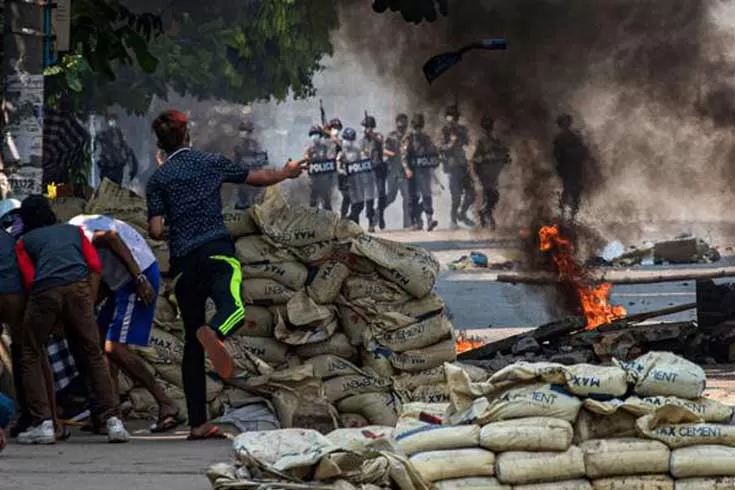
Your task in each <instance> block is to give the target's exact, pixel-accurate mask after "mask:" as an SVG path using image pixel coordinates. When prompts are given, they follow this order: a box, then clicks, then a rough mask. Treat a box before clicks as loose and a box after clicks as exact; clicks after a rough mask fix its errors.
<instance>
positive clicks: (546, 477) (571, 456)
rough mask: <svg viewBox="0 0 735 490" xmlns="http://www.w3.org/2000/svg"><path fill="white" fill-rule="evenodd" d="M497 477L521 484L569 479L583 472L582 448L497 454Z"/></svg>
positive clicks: (581, 474)
mask: <svg viewBox="0 0 735 490" xmlns="http://www.w3.org/2000/svg"><path fill="white" fill-rule="evenodd" d="M496 470H497V477H498V480H500V481H501V482H503V483H512V484H514V485H521V484H526V483H544V482H554V481H564V480H573V479H575V478H581V477H583V476H584V474H585V470H584V458H583V455H582V450H581V449H579V448H578V447H576V446H572V447H570V448H569V449H568V450H566V451H564V452H522V451H521V452H516V451H510V452H507V453H502V454H500V455H498V461H497V465H496Z"/></svg>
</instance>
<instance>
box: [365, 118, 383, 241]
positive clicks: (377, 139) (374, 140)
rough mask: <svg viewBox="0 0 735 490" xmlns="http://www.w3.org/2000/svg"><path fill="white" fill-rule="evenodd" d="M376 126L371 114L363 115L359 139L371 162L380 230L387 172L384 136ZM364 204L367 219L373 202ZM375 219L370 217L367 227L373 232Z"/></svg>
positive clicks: (367, 184)
mask: <svg viewBox="0 0 735 490" xmlns="http://www.w3.org/2000/svg"><path fill="white" fill-rule="evenodd" d="M376 126H377V123H376V121H375V118H374V117H373V116H368V115H365V119H363V121H362V127H363V130H364V134H365V136H364V137H363V138H362V140H361V141H360V148H361V150H362V152H363V154H364V155H366V156H367V157H368V158H370V161H371V162H372V167H373V175H372V177H373V182H374V183H373V184H372V187H374V188H375V192H373V195H376V197H377V198H378V208H377V216H376V218H377V225H378V227H379V228H380V229H381V230H385V201H386V196H385V181H386V178H387V177H388V172H387V167H386V165H385V161H384V160H383V151H384V150H383V149H384V147H385V138H384V137H383V135H382V134H380V133H378V132H377V131H375V128H376ZM365 185H366V186H370V183H368V182H366V184H365ZM365 205H366V206H367V209H366V213H367V216H368V219H370V216H371V215H373V216H374V215H375V211H374V210H372V209H371V208H372V206H373V203H372V202H370V201H365ZM375 221H376V219H375V218H373V219H370V223H369V228H368V231H369V232H370V233H373V232H374V231H375V225H376V223H375Z"/></svg>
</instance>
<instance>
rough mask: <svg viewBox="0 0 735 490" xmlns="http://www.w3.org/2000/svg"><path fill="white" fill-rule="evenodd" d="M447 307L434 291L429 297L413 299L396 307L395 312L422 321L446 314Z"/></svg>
mask: <svg viewBox="0 0 735 490" xmlns="http://www.w3.org/2000/svg"><path fill="white" fill-rule="evenodd" d="M444 308H446V305H445V304H444V300H443V299H442V297H441V296H439V295H438V294H437V293H436V292H434V291H432V292H431V293H429V295H428V296H426V297H424V298H419V299H411V300H409V301H406V302H405V303H402V304H400V305H396V306H395V311H396V312H398V313H401V314H402V315H406V316H410V317H412V318H416V319H421V318H426V317H429V316H432V315H435V314H439V313H442V312H444Z"/></svg>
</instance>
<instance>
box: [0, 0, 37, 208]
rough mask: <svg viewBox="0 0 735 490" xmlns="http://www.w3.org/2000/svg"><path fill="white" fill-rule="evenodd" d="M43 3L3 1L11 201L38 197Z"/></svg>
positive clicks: (6, 157)
mask: <svg viewBox="0 0 735 490" xmlns="http://www.w3.org/2000/svg"><path fill="white" fill-rule="evenodd" d="M47 5H48V2H46V1H45V0H4V17H5V18H4V21H5V22H4V39H3V47H4V56H3V104H2V117H3V134H2V147H3V160H4V163H5V168H4V169H3V172H4V173H5V174H6V175H7V176H8V180H9V182H10V187H11V189H12V193H13V197H15V198H16V199H22V198H23V197H25V196H27V195H29V194H37V193H41V192H42V189H41V177H42V173H43V168H42V158H43V104H44V93H43V67H44V40H45V39H46V35H47V33H46V32H45V30H44V22H45V19H44V12H45V10H46V8H47Z"/></svg>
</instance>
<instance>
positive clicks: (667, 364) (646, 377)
mask: <svg viewBox="0 0 735 490" xmlns="http://www.w3.org/2000/svg"><path fill="white" fill-rule="evenodd" d="M621 366H622V367H623V369H625V370H626V371H627V372H628V375H629V376H630V378H631V379H632V380H633V381H635V392H636V394H638V395H641V396H678V397H681V398H688V399H694V398H699V397H701V396H702V393H703V392H704V388H705V385H706V383H707V377H706V375H705V373H704V369H702V368H701V367H700V366H697V365H696V364H694V363H693V362H690V361H687V360H686V359H684V358H682V357H679V356H676V355H674V354H672V353H670V352H648V353H647V354H644V355H642V356H641V357H639V358H638V359H635V360H633V361H628V362H625V363H621Z"/></svg>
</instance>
